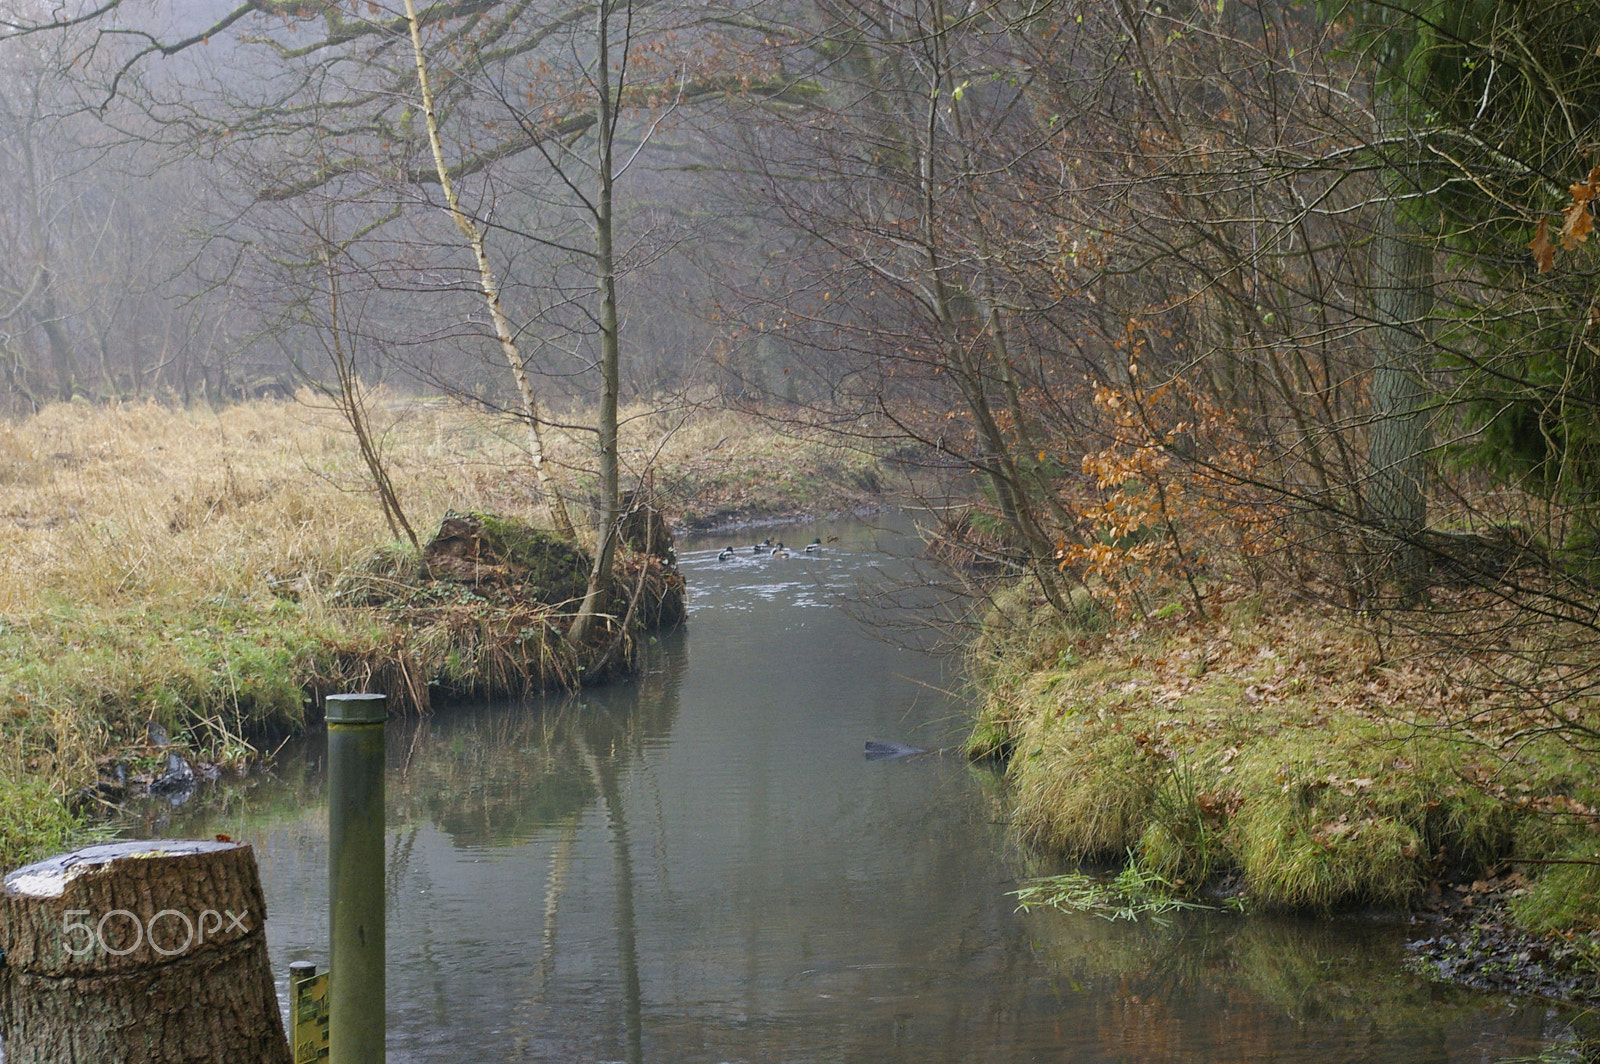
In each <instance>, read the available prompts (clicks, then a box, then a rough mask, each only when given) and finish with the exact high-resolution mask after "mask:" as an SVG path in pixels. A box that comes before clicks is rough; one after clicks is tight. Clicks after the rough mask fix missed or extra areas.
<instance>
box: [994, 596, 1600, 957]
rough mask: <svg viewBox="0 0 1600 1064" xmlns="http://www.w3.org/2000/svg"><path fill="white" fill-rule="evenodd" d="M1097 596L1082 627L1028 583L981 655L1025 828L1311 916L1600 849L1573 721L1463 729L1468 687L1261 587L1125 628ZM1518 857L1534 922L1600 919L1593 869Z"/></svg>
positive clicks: (1522, 909)
mask: <svg viewBox="0 0 1600 1064" xmlns="http://www.w3.org/2000/svg"><path fill="white" fill-rule="evenodd" d="M1081 606H1082V608H1081V610H1080V611H1079V613H1078V616H1077V617H1075V618H1072V619H1063V618H1061V617H1059V616H1056V615H1054V614H1053V613H1050V612H1048V611H1046V610H1045V609H1044V608H1042V607H1041V606H1039V605H1037V604H1034V603H1030V602H1028V601H1026V599H1025V598H1024V597H1023V596H1021V595H1013V596H1012V597H1010V598H1009V599H1007V600H1005V601H1003V602H1002V603H1000V605H999V606H998V607H997V608H996V609H995V611H994V612H993V614H992V615H991V617H990V618H989V622H988V626H987V635H986V636H985V638H984V639H983V640H982V641H981V642H980V644H979V645H978V647H977V648H976V649H975V659H976V662H977V671H978V674H979V676H980V679H981V682H982V684H983V687H984V690H985V692H986V697H985V701H984V703H983V706H982V710H981V714H980V718H979V720H978V721H977V723H976V726H975V728H974V730H973V733H972V736H971V739H970V752H971V753H973V754H974V755H976V756H983V755H989V754H1001V755H1004V756H1007V757H1008V758H1009V761H1008V768H1007V774H1008V780H1009V783H1010V792H1009V793H1010V798H1011V802H1012V805H1013V814H1014V818H1015V821H1016V823H1017V824H1018V826H1019V828H1020V829H1021V831H1022V832H1023V833H1024V834H1025V835H1026V837H1027V838H1028V839H1029V840H1030V841H1032V842H1033V843H1035V844H1037V845H1039V846H1041V847H1044V848H1045V849H1047V850H1049V851H1052V852H1055V853H1059V854H1062V855H1066V856H1072V857H1093V858H1121V857H1123V856H1125V855H1131V856H1132V857H1133V859H1134V860H1136V861H1137V862H1138V863H1139V864H1140V865H1141V866H1142V867H1144V868H1147V869H1149V870H1151V871H1153V872H1156V873H1158V874H1159V875H1162V876H1164V877H1166V878H1167V879H1169V880H1171V881H1175V882H1177V883H1179V884H1180V885H1181V886H1183V887H1186V888H1188V889H1191V890H1198V889H1200V888H1202V887H1205V886H1208V885H1215V884H1218V883H1220V882H1223V881H1224V880H1225V879H1227V880H1230V881H1232V882H1234V883H1236V884H1238V885H1240V886H1242V888H1243V890H1244V891H1245V892H1246V894H1247V896H1248V897H1249V898H1250V899H1251V900H1252V901H1253V902H1255V903H1258V904H1263V905H1281V906H1289V907H1295V908H1312V909H1327V908H1332V907H1341V906H1350V905H1360V904H1379V905H1386V906H1408V905H1414V904H1417V903H1418V902H1420V901H1422V900H1423V899H1424V898H1425V897H1426V896H1427V893H1428V891H1429V890H1430V887H1431V885H1432V884H1435V883H1436V882H1438V881H1439V880H1441V879H1445V880H1452V879H1456V880H1464V881H1466V882H1471V881H1472V879H1473V878H1474V877H1476V876H1479V875H1482V874H1483V873H1484V872H1485V870H1486V869H1488V868H1490V867H1491V866H1494V865H1497V864H1499V863H1500V862H1504V861H1507V860H1515V859H1519V858H1520V859H1534V860H1535V861H1539V862H1545V861H1558V862H1565V861H1578V862H1593V861H1595V859H1596V858H1597V857H1600V838H1597V837H1596V835H1595V833H1594V831H1593V825H1594V823H1595V819H1594V811H1595V807H1596V806H1597V805H1600V777H1597V773H1596V766H1595V765H1594V764H1592V763H1591V762H1589V761H1587V760H1586V759H1584V758H1583V757H1580V756H1577V755H1576V754H1575V753H1574V752H1573V751H1572V750H1571V749H1570V748H1569V747H1568V746H1567V745H1565V744H1564V743H1562V742H1561V741H1560V740H1559V739H1558V738H1557V737H1556V736H1554V735H1550V734H1545V735H1529V736H1524V737H1523V738H1522V739H1521V740H1520V741H1518V742H1516V743H1509V744H1508V743H1506V742H1505V741H1504V740H1505V738H1506V736H1505V734H1503V733H1501V732H1499V731H1497V729H1496V727H1495V725H1494V723H1493V722H1492V721H1487V720H1478V721H1477V722H1475V723H1474V724H1473V725H1472V726H1470V727H1469V726H1467V725H1465V724H1462V723H1461V722H1462V721H1463V720H1464V719H1469V718H1470V717H1471V710H1472V708H1473V707H1472V706H1471V705H1470V704H1467V700H1469V699H1470V698H1471V695H1470V694H1469V693H1468V692H1467V691H1466V690H1465V689H1458V688H1455V687H1453V686H1452V685H1451V684H1450V683H1449V682H1448V681H1441V680H1440V678H1439V676H1440V674H1439V672H1438V671H1437V669H1435V668H1423V667H1421V666H1420V665H1412V664H1410V663H1408V661H1407V659H1406V656H1405V651H1406V648H1405V647H1404V646H1403V645H1399V644H1387V645H1384V646H1382V647H1380V646H1379V645H1378V644H1377V643H1376V642H1375V641H1374V640H1373V638H1372V637H1371V636H1369V635H1368V634H1366V633H1365V632H1364V631H1363V630H1362V629H1361V627H1360V626H1359V625H1353V624H1352V623H1351V618H1350V617H1349V616H1348V615H1346V614H1339V613H1335V612H1327V613H1322V612H1318V611H1317V610H1315V609H1311V608H1308V607H1305V606H1303V605H1295V604H1292V603H1290V602H1288V601H1279V600H1274V599H1272V598H1271V597H1270V596H1267V595H1262V594H1247V593H1245V592H1243V591H1237V592H1234V593H1232V595H1231V596H1230V595H1229V594H1227V593H1223V594H1219V595H1217V596H1216V597H1215V598H1214V599H1213V602H1212V605H1211V610H1210V616H1209V617H1207V618H1205V619H1201V618H1197V617H1195V616H1193V615H1192V614H1188V613H1186V612H1182V611H1179V612H1173V611H1172V610H1169V611H1162V612H1168V613H1171V614H1172V615H1170V616H1168V617H1166V618H1165V619H1161V620H1153V619H1152V620H1144V621H1139V622H1132V623H1125V624H1120V625H1113V624H1112V623H1111V622H1110V621H1109V620H1108V619H1107V618H1106V617H1105V615H1104V614H1102V613H1101V612H1099V611H1098V610H1097V609H1096V608H1095V606H1094V605H1093V604H1092V603H1090V602H1088V601H1087V600H1084V601H1083V602H1082V603H1081ZM1512 867H1514V868H1518V869H1520V870H1521V871H1522V873H1523V875H1524V876H1525V878H1526V879H1527V881H1528V882H1527V884H1526V885H1525V886H1522V887H1519V888H1518V889H1517V890H1515V891H1513V894H1514V901H1513V905H1514V908H1515V910H1516V912H1517V914H1518V915H1519V916H1520V917H1521V918H1522V919H1523V920H1524V921H1525V922H1526V923H1528V924H1529V925H1531V926H1533V927H1535V928H1540V929H1553V930H1564V929H1570V928H1574V927H1584V926H1592V925H1593V924H1594V923H1595V922H1596V921H1597V920H1600V876H1596V875H1595V872H1596V868H1595V865H1594V864H1592V863H1572V864H1565V863H1557V864H1544V863H1525V864H1521V865H1513V866H1512Z"/></svg>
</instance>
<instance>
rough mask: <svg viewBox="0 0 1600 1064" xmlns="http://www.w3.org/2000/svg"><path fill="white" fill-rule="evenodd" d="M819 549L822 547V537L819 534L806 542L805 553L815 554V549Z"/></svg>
mask: <svg viewBox="0 0 1600 1064" xmlns="http://www.w3.org/2000/svg"><path fill="white" fill-rule="evenodd" d="M821 549H822V538H821V537H820V536H819V537H818V538H816V539H814V540H812V541H811V542H810V543H807V544H806V553H807V554H815V553H817V551H819V550H821Z"/></svg>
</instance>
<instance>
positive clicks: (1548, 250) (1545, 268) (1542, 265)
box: [1528, 218, 1556, 273]
mask: <svg viewBox="0 0 1600 1064" xmlns="http://www.w3.org/2000/svg"><path fill="white" fill-rule="evenodd" d="M1528 249H1529V250H1530V251H1532V252H1533V261H1534V262H1536V263H1538V264H1539V272H1540V273H1548V272H1550V271H1551V270H1553V269H1555V266H1556V246H1555V245H1554V244H1552V243H1550V219H1548V218H1540V219H1539V228H1538V230H1537V231H1535V232H1534V234H1533V239H1532V240H1530V241H1528Z"/></svg>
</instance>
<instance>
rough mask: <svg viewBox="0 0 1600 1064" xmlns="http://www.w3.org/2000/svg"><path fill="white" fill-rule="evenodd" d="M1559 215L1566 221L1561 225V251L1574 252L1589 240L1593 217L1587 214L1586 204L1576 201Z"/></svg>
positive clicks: (1575, 186)
mask: <svg viewBox="0 0 1600 1064" xmlns="http://www.w3.org/2000/svg"><path fill="white" fill-rule="evenodd" d="M1573 187H1574V188H1579V187H1581V186H1578V185H1574V186H1573ZM1561 215H1562V217H1563V218H1565V219H1566V221H1564V222H1563V223H1562V224H1561V250H1562V251H1574V250H1576V249H1577V247H1578V245H1579V244H1581V243H1583V242H1584V241H1586V240H1588V239H1589V231H1590V230H1591V229H1593V228H1594V216H1593V215H1591V214H1590V213H1589V204H1588V203H1587V202H1576V201H1575V202H1574V203H1573V204H1572V206H1570V207H1568V208H1567V209H1566V210H1564V211H1562V212H1561Z"/></svg>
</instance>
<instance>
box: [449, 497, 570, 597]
mask: <svg viewBox="0 0 1600 1064" xmlns="http://www.w3.org/2000/svg"><path fill="white" fill-rule="evenodd" d="M593 565H594V562H593V560H592V559H591V558H590V557H589V555H588V553H587V552H585V551H584V550H582V549H581V548H579V547H577V546H575V545H574V544H572V543H569V542H568V541H566V540H564V539H562V538H561V537H559V536H557V535H556V534H555V533H553V532H550V531H547V530H545V529H542V528H535V527H533V526H532V525H528V524H524V523H522V522H521V521H517V520H514V519H512V518H508V517H501V516H499V515H498V514H489V513H458V512H456V511H454V510H450V511H448V512H446V513H445V515H444V520H443V521H441V522H440V523H439V531H438V533H437V534H436V535H435V536H434V537H433V538H432V539H431V540H429V541H428V544H427V546H425V547H423V548H422V569H423V572H424V573H425V574H426V575H427V577H428V578H429V579H432V580H453V581H457V582H459V583H466V584H472V585H475V586H476V585H482V584H498V585H501V586H505V587H510V588H515V589H516V590H517V592H518V593H519V595H520V596H522V597H525V598H529V599H533V600H537V601H539V602H543V603H545V604H546V605H550V606H555V605H560V604H562V603H566V602H571V601H573V600H576V599H581V598H582V597H583V593H584V589H585V587H586V586H587V584H588V580H589V570H590V569H591V568H592V567H593Z"/></svg>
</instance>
